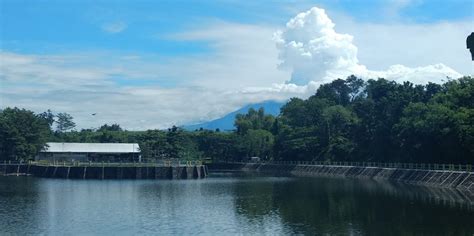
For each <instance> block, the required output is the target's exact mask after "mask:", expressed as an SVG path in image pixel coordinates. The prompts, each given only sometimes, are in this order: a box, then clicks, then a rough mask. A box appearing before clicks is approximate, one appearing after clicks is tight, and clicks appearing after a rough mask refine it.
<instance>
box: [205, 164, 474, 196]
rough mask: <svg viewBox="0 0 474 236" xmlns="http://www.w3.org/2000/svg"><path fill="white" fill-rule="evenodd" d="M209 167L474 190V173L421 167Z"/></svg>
mask: <svg viewBox="0 0 474 236" xmlns="http://www.w3.org/2000/svg"><path fill="white" fill-rule="evenodd" d="M208 167H209V170H210V171H211V172H213V171H226V172H237V171H245V172H261V173H266V174H271V175H275V176H328V177H345V178H367V179H376V180H377V179H379V180H390V181H396V182H403V183H409V184H414V185H423V186H430V187H443V188H457V189H462V190H468V191H471V192H474V172H468V171H448V170H420V169H399V168H381V167H361V166H332V165H284V164H258V163H216V164H209V165H208Z"/></svg>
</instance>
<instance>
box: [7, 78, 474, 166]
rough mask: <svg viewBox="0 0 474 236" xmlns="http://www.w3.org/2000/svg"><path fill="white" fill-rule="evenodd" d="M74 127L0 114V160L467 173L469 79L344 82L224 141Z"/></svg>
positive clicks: (246, 118) (201, 135)
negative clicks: (78, 152)
mask: <svg viewBox="0 0 474 236" xmlns="http://www.w3.org/2000/svg"><path fill="white" fill-rule="evenodd" d="M74 127H75V123H74V121H73V117H72V116H70V115H69V114H67V113H58V114H53V112H51V111H49V110H48V111H46V112H43V113H41V114H35V113H33V112H31V111H28V110H25V109H19V108H5V109H4V110H2V111H1V113H0V159H2V160H27V159H31V158H32V157H34V155H35V154H36V153H37V152H38V151H39V150H40V149H41V148H42V147H43V145H44V144H45V142H47V141H50V142H137V143H139V144H140V147H141V151H142V156H143V158H144V159H147V160H155V159H166V158H183V159H203V158H210V159H212V160H214V161H241V160H246V159H247V158H248V157H252V156H258V157H260V158H262V159H264V160H286V161H289V160H291V161H296V160H306V161H310V160H318V161H374V162H422V163H474V79H473V78H471V77H464V78H460V79H456V80H449V81H448V82H445V83H444V84H434V83H429V84H427V85H414V84H412V83H409V82H405V83H402V84H400V83H396V82H393V81H388V80H385V79H377V80H368V81H364V80H362V79H359V78H357V77H354V76H350V77H348V78H347V79H345V80H342V79H338V80H334V81H332V82H331V83H328V84H323V85H321V86H320V88H319V89H318V90H317V91H316V93H315V94H314V95H312V96H310V97H309V98H307V99H300V98H292V99H290V100H289V101H288V103H286V104H285V105H284V106H283V107H282V109H281V113H280V115H278V116H276V117H274V116H272V115H268V114H265V111H264V110H263V109H260V110H254V109H250V110H249V111H248V113H247V114H239V115H237V116H236V119H235V130H234V131H233V132H220V131H219V130H203V129H198V130H195V131H192V132H189V131H185V130H183V129H181V128H179V127H171V128H169V129H167V130H147V131H127V130H123V129H122V128H121V127H120V125H118V124H112V125H107V124H106V125H103V126H101V127H99V128H97V129H82V130H80V131H75V130H74ZM53 129H54V130H53Z"/></svg>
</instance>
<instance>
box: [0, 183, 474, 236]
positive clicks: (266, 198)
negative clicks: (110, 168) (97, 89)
mask: <svg viewBox="0 0 474 236" xmlns="http://www.w3.org/2000/svg"><path fill="white" fill-rule="evenodd" d="M472 201H474V199H473V196H472V195H470V194H469V193H462V192H457V191H447V190H440V189H435V190H430V189H426V188H419V187H412V186H406V185H393V184H388V183H377V182H374V181H370V180H365V181H361V180H347V179H329V178H285V177H263V176H247V175H231V174H213V175H211V176H210V177H209V178H207V179H202V180H64V179H42V178H34V177H0V234H1V235H4V234H20V235H24V234H44V235H71V234H74V235H76V234H80V235H137V234H140V235H157V234H159V235H169V234H172V235H234V234H238V235H289V234H306V235H328V234H330V235H334V234H335V235H473V234H474V205H473V204H474V203H472Z"/></svg>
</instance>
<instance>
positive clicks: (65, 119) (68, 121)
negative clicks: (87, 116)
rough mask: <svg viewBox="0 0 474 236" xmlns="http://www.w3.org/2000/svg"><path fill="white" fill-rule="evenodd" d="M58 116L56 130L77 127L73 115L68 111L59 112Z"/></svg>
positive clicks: (63, 130)
mask: <svg viewBox="0 0 474 236" xmlns="http://www.w3.org/2000/svg"><path fill="white" fill-rule="evenodd" d="M56 118H57V120H56V123H57V126H56V130H57V131H58V132H66V131H68V130H71V129H74V127H76V123H74V121H73V118H72V116H71V115H69V114H68V113H58V114H57V115H56Z"/></svg>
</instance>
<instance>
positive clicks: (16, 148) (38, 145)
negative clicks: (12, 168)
mask: <svg viewBox="0 0 474 236" xmlns="http://www.w3.org/2000/svg"><path fill="white" fill-rule="evenodd" d="M50 134H51V130H50V129H49V120H48V119H45V117H43V116H41V115H35V114H34V113H33V112H31V111H27V110H25V109H19V108H16V107H15V108H6V109H5V110H3V111H1V112H0V159H3V160H14V161H20V160H28V159H32V158H33V157H34V155H36V153H37V152H38V151H39V150H40V149H42V148H43V147H44V145H45V143H46V140H47V139H48V137H49V136H50Z"/></svg>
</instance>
